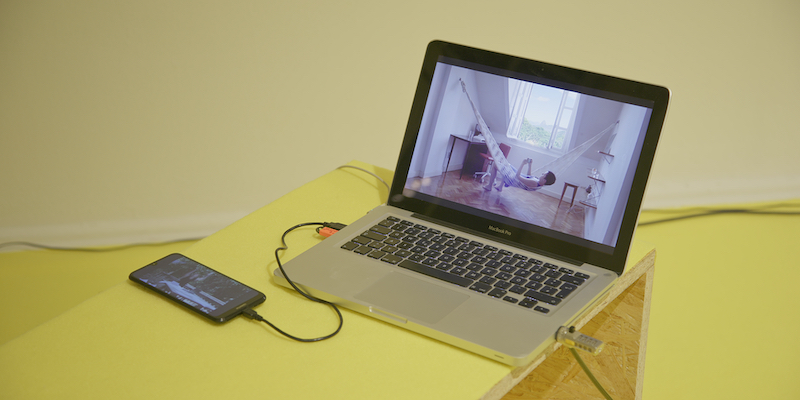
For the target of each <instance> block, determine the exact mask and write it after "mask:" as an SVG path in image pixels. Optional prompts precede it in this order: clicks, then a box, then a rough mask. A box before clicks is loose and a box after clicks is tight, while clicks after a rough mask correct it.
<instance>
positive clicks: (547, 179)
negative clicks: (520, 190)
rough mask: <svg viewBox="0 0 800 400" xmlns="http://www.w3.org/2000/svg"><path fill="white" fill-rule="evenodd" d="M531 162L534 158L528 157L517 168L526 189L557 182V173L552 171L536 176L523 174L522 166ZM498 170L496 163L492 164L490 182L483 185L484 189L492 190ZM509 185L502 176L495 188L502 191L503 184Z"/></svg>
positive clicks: (518, 178) (519, 177) (519, 179)
mask: <svg viewBox="0 0 800 400" xmlns="http://www.w3.org/2000/svg"><path fill="white" fill-rule="evenodd" d="M531 163H533V159H530V158H526V159H525V160H524V161H523V162H522V165H520V166H519V169H517V171H516V175H517V181H524V182H525V187H524V188H525V189H526V190H536V189H539V188H540V187H542V186H548V185H552V184H554V183H555V182H556V174H554V173H553V172H552V171H545V172H542V174H541V175H539V176H538V177H536V178H534V177H532V176H530V175H522V167H524V166H525V164H531ZM529 169H530V168H529ZM497 172H498V170H497V167H496V166H495V165H494V164H492V167H491V172H490V173H489V183H488V184H486V186H484V187H483V190H486V191H490V190H492V185H494V183H495V180H497V175H498V174H497ZM507 185H508V184H507V183H506V182H505V179H504V178H503V177H502V176H500V182H499V183H498V184H497V186H495V187H494V188H495V189H497V191H499V192H502V191H503V186H507ZM514 186H518V185H514Z"/></svg>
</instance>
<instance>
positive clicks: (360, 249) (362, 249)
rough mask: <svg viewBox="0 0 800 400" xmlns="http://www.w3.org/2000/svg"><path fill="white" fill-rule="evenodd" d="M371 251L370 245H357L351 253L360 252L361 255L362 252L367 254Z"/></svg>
mask: <svg viewBox="0 0 800 400" xmlns="http://www.w3.org/2000/svg"><path fill="white" fill-rule="evenodd" d="M371 251H372V247H369V246H359V247H358V248H356V249H355V250H353V253H357V254H362V255H363V254H367V253H369V252H371Z"/></svg>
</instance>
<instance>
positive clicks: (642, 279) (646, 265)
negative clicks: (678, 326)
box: [483, 251, 655, 400]
mask: <svg viewBox="0 0 800 400" xmlns="http://www.w3.org/2000/svg"><path fill="white" fill-rule="evenodd" d="M654 263H655V251H651V252H650V253H649V254H648V255H647V256H646V257H645V258H644V259H642V260H641V261H640V262H639V263H637V264H636V265H635V266H634V267H633V268H631V270H630V271H627V272H626V273H625V274H623V275H622V277H620V280H619V282H618V283H617V284H616V285H615V286H614V288H612V290H611V291H610V292H609V294H608V295H607V296H606V298H605V299H603V300H602V301H600V302H599V303H598V304H596V305H594V306H593V307H591V308H590V309H589V310H588V311H587V312H586V313H585V314H584V315H583V316H582V317H581V318H579V319H578V320H577V321H576V323H575V327H577V328H578V329H579V330H580V331H581V332H583V333H585V334H587V335H589V336H592V337H595V338H598V339H600V340H602V341H604V342H605V343H606V344H605V347H604V349H603V351H602V352H601V353H600V354H599V355H597V356H592V355H590V354H588V353H581V357H582V358H583V360H584V361H585V362H586V364H587V365H588V366H589V369H590V370H591V371H592V373H594V375H595V377H596V378H597V379H598V381H599V382H600V384H601V385H603V387H604V388H605V389H606V391H608V392H609V394H610V395H611V397H613V398H614V399H641V397H642V385H643V382H644V379H643V378H644V360H645V354H646V349H647V326H648V325H649V316H650V299H651V295H652V290H653V276H654V273H655V272H654ZM501 397H502V399H503V400H523V399H524V400H533V399H575V398H580V399H603V396H602V394H601V393H600V392H599V391H598V390H597V388H595V387H594V385H593V384H592V382H591V381H590V380H589V377H588V376H586V374H585V373H584V372H583V370H582V369H581V367H580V365H578V363H577V361H575V359H574V358H573V357H572V354H570V352H569V349H567V348H566V347H564V346H561V344H558V343H556V344H554V345H553V346H551V347H550V348H549V349H547V350H546V351H545V352H544V353H543V354H542V356H540V357H539V358H537V359H536V360H534V361H533V362H532V363H531V364H530V365H529V366H527V367H521V368H517V369H516V370H514V371H513V372H512V373H511V374H510V375H509V376H508V379H506V380H503V381H501V382H500V383H498V384H497V385H496V386H495V387H494V388H493V389H492V390H491V391H489V392H488V393H486V394H485V395H484V396H483V399H484V400H488V399H498V398H501Z"/></svg>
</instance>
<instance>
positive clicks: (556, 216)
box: [406, 170, 584, 237]
mask: <svg viewBox="0 0 800 400" xmlns="http://www.w3.org/2000/svg"><path fill="white" fill-rule="evenodd" d="M460 175H461V171H460V170H456V171H448V172H447V173H445V174H443V175H439V176H434V177H430V178H424V179H420V178H409V180H408V182H407V183H406V187H411V188H414V189H415V190H417V191H419V192H420V193H424V194H427V195H431V196H436V197H439V198H443V199H446V200H450V201H453V202H456V203H459V204H464V205H467V206H470V207H473V208H477V209H480V210H485V211H489V212H492V213H495V214H499V215H503V216H506V217H509V218H514V219H518V220H522V221H525V222H528V223H531V224H534V225H538V226H542V227H545V228H550V229H553V230H557V231H560V232H564V233H568V234H571V235H574V236H578V237H583V234H584V209H583V207H582V206H580V205H577V204H576V205H574V206H572V207H570V205H569V203H567V202H562V203H560V202H559V201H558V199H556V198H553V197H550V196H548V195H546V194H544V193H542V192H538V191H530V190H524V189H520V188H515V187H504V188H503V190H502V191H498V190H497V189H494V188H493V189H492V190H488V191H487V190H485V189H484V186H485V183H484V182H481V180H480V179H474V178H473V177H472V176H467V175H464V176H463V177H460ZM486 180H488V178H487V179H486ZM559 203H560V204H559Z"/></svg>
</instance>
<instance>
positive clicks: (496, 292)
mask: <svg viewBox="0 0 800 400" xmlns="http://www.w3.org/2000/svg"><path fill="white" fill-rule="evenodd" d="M506 293H507V292H506V291H505V290H503V289H500V288H494V289H492V290H490V291H489V296H492V297H494V298H497V299H499V298H501V297H503V296H505V295H506Z"/></svg>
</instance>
